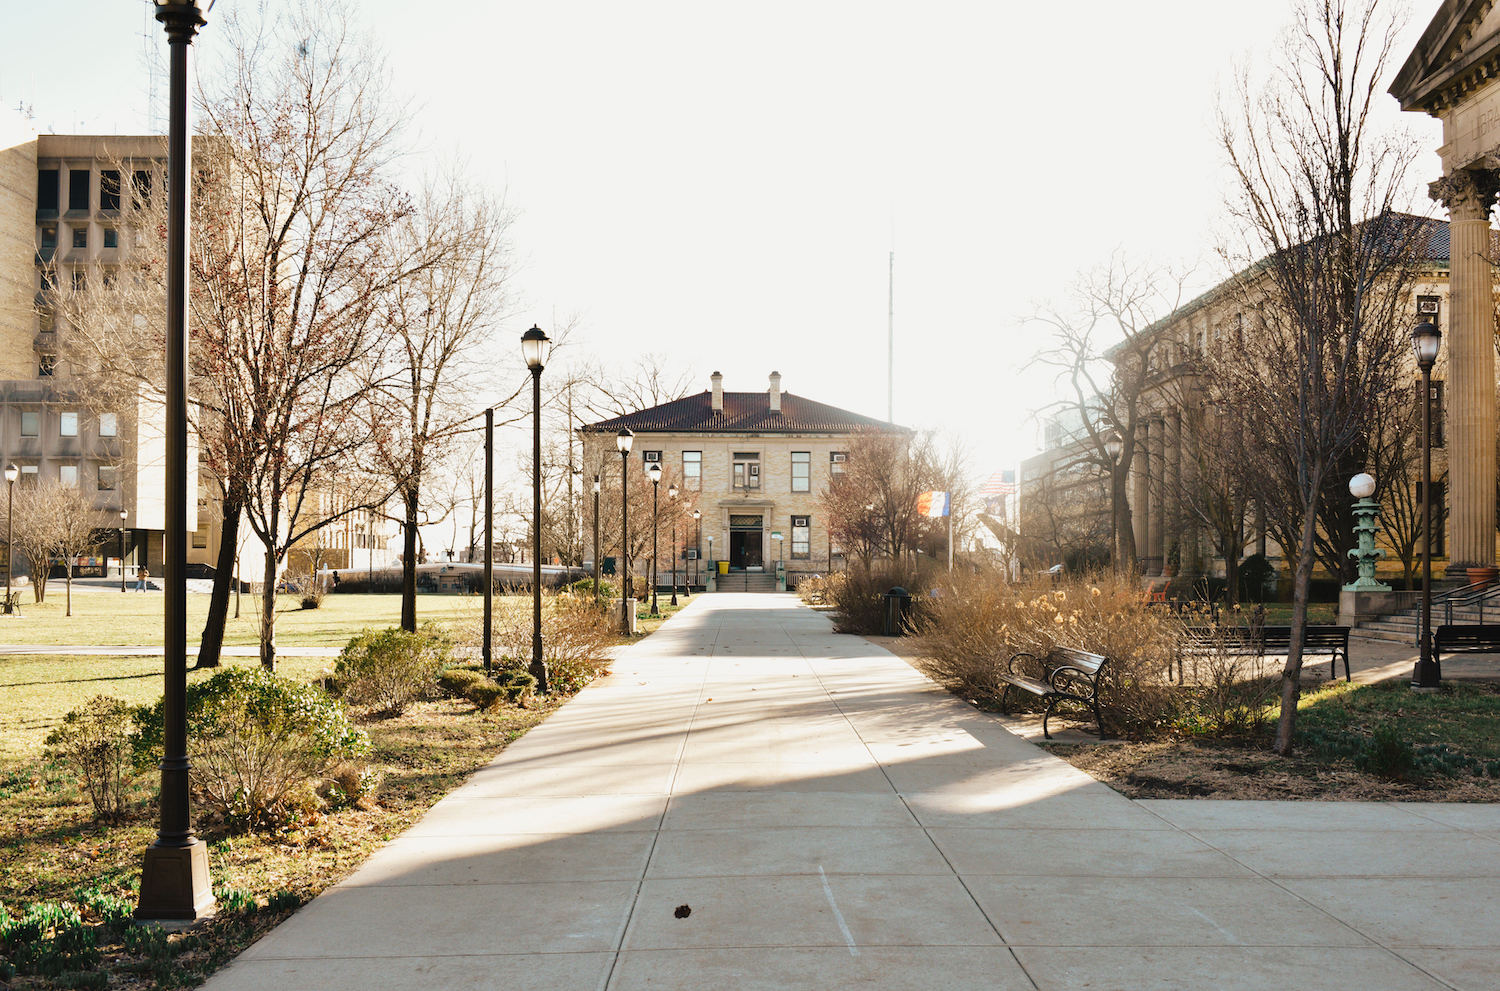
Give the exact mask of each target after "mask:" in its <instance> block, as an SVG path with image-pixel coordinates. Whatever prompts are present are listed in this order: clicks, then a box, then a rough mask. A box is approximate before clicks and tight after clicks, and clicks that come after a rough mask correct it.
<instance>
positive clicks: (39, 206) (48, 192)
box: [36, 169, 58, 214]
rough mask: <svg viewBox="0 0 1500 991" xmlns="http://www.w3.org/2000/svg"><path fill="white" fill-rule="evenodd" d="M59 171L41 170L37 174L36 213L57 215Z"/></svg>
mask: <svg viewBox="0 0 1500 991" xmlns="http://www.w3.org/2000/svg"><path fill="white" fill-rule="evenodd" d="M57 190H58V173H57V169H39V170H37V174H36V211H37V213H41V212H42V211H44V210H50V211H51V212H52V213H53V214H56V213H57Z"/></svg>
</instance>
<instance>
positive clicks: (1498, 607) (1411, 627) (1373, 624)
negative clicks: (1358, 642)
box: [1354, 599, 1500, 646]
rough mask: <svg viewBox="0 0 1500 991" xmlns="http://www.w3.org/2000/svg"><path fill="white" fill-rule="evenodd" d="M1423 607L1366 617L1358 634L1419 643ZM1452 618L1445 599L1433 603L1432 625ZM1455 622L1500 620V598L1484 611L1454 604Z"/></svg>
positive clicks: (1355, 629)
mask: <svg viewBox="0 0 1500 991" xmlns="http://www.w3.org/2000/svg"><path fill="white" fill-rule="evenodd" d="M1421 616H1422V609H1421V607H1420V606H1416V607H1414V608H1411V609H1408V610H1406V611H1405V612H1398V613H1392V614H1390V615H1389V616H1382V617H1380V618H1379V619H1371V620H1366V621H1365V622H1363V623H1360V624H1359V625H1358V626H1356V627H1355V628H1354V633H1355V635H1356V636H1361V637H1369V638H1370V639H1372V640H1389V641H1391V642H1393V643H1405V644H1411V645H1413V646H1415V645H1416V643H1417V627H1418V625H1419V624H1420V623H1421ZM1446 622H1448V618H1447V610H1446V609H1445V608H1444V606H1443V603H1441V602H1434V603H1433V604H1432V626H1433V629H1436V628H1437V627H1439V626H1442V625H1443V624H1444V623H1446ZM1453 622H1454V623H1456V624H1461V625H1471V624H1475V623H1481V622H1482V623H1500V600H1496V599H1491V600H1490V601H1488V602H1486V603H1484V609H1483V611H1482V612H1481V610H1480V608H1479V607H1478V606H1477V605H1473V606H1455V607H1454V608H1453Z"/></svg>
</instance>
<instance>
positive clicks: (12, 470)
mask: <svg viewBox="0 0 1500 991" xmlns="http://www.w3.org/2000/svg"><path fill="white" fill-rule="evenodd" d="M19 477H21V469H19V468H17V467H16V465H15V462H14V461H12V462H11V463H10V464H8V465H6V466H5V480H6V481H7V482H14V481H15V480H16V479H17V478H19Z"/></svg>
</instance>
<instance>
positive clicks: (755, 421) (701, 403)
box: [579, 389, 908, 434]
mask: <svg viewBox="0 0 1500 991" xmlns="http://www.w3.org/2000/svg"><path fill="white" fill-rule="evenodd" d="M624 427H628V428H630V429H631V430H634V431H635V432H637V433H699V434H708V433H713V434H718V433H729V434H776V433H785V434H843V433H857V432H859V431H863V430H880V431H893V430H894V431H901V432H907V431H908V428H906V427H902V426H898V425H896V424H894V423H888V422H886V421H885V420H877V419H875V418H874V417H873V416H861V415H860V414H859V413H851V412H849V411H848V410H845V409H839V408H838V407H837V406H829V405H827V404H826V403H819V402H815V401H813V400H811V399H804V398H803V397H801V396H798V395H794V394H792V393H790V392H783V393H782V394H781V410H780V411H779V412H772V411H771V399H770V396H769V394H767V393H764V392H726V393H724V408H723V410H715V409H714V408H713V394H712V393H711V392H709V391H708V390H707V389H705V390H704V391H703V392H699V393H695V394H694V395H691V396H684V397H683V398H681V399H675V400H673V401H672V402H669V403H662V404H661V405H660V406H653V407H651V408H650V409H643V410H640V411H638V412H635V413H627V414H625V415H624V416H617V417H614V418H613V419H609V420H601V421H599V422H598V423H590V424H588V425H586V426H583V427H580V428H579V430H581V431H583V432H584V433H615V432H617V431H619V430H620V429H621V428H624Z"/></svg>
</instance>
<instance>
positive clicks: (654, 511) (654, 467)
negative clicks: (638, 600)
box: [646, 461, 661, 616]
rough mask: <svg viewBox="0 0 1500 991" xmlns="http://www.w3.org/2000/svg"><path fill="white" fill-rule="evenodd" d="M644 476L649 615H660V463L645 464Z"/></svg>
mask: <svg viewBox="0 0 1500 991" xmlns="http://www.w3.org/2000/svg"><path fill="white" fill-rule="evenodd" d="M646 477H648V478H650V479H651V569H650V570H651V615H653V616H660V615H661V612H660V610H658V609H657V606H656V573H657V561H658V559H659V552H658V550H657V543H656V538H657V537H659V536H660V535H661V518H660V516H659V515H658V514H659V512H660V510H659V509H658V506H659V503H658V502H657V497H658V495H659V494H660V492H661V463H660V462H657V461H653V462H651V463H650V464H649V465H647V466H646Z"/></svg>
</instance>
